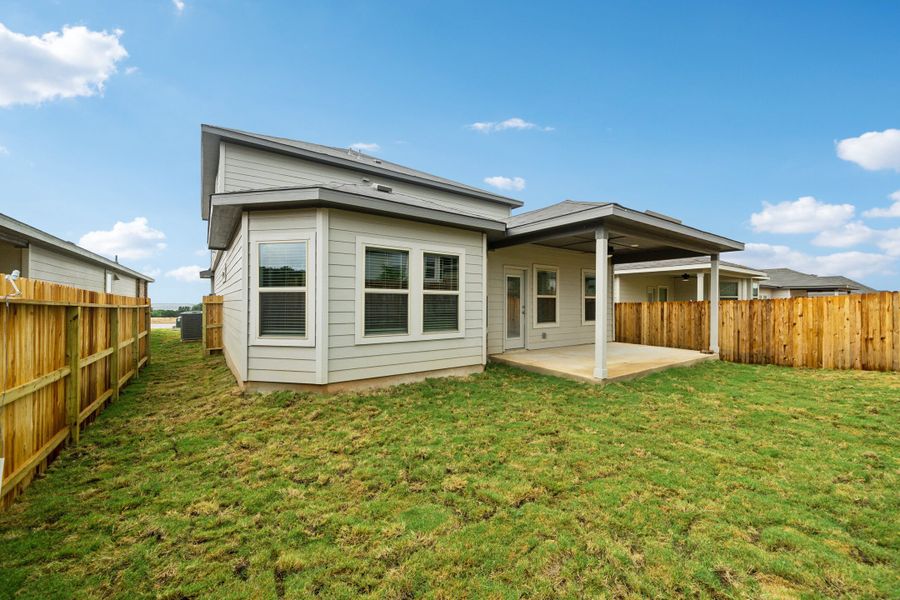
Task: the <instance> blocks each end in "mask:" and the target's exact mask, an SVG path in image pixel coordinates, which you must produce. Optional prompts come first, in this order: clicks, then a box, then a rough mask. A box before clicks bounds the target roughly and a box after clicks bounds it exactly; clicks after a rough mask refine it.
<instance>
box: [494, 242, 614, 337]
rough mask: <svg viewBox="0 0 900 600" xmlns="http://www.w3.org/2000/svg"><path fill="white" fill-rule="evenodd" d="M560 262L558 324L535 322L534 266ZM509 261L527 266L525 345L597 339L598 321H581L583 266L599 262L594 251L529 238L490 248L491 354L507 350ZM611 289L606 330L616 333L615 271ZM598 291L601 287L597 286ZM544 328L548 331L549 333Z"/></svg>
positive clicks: (556, 265)
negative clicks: (538, 242) (506, 273)
mask: <svg viewBox="0 0 900 600" xmlns="http://www.w3.org/2000/svg"><path fill="white" fill-rule="evenodd" d="M535 265H541V266H545V267H557V268H558V269H559V284H558V288H559V289H558V296H557V302H558V303H559V325H558V326H551V327H535V326H534V325H535V324H534V295H533V294H534V287H533V286H534V266H535ZM506 267H524V268H525V269H526V272H525V281H524V282H523V292H524V293H523V301H524V302H525V309H526V315H525V318H524V324H525V347H526V348H529V349H538V348H555V347H559V346H573V345H577V344H592V343H593V342H594V324H593V323H585V324H582V295H581V290H582V287H581V285H582V284H581V277H582V270H583V269H584V270H591V271H593V270H594V269H595V267H596V264H595V262H594V254H589V253H586V252H575V251H571V250H563V249H559V248H550V247H546V246H539V245H536V244H525V245H521V246H512V247H509V248H501V249H499V250H491V251H489V252H488V339H487V343H488V354H499V353H501V352H503V338H504V334H505V332H504V314H505V313H504V303H505V302H506V285H505V282H506V278H505V276H504V270H505V268H506ZM609 279H610V285H608V287H607V290H606V294H607V297H608V298H609V302H608V305H609V309H608V311H607V316H608V317H609V323H608V332H607V336H608V338H609V339H612V337H613V335H612V332H613V329H612V327H613V323H612V277H610V278H609ZM598 293H599V290H598ZM543 334H546V338H545V337H544V335H543Z"/></svg>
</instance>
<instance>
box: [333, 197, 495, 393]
mask: <svg viewBox="0 0 900 600" xmlns="http://www.w3.org/2000/svg"><path fill="white" fill-rule="evenodd" d="M328 236H329V243H328V261H329V264H328V280H329V292H328V295H329V299H328V300H329V301H328V318H329V337H328V344H329V348H328V354H329V356H328V367H329V373H328V381H329V382H341V381H351V380H355V379H365V378H369V377H384V376H391V375H400V374H405V373H417V372H422V371H432V370H436V369H448V368H453V367H464V366H471V365H479V364H481V363H482V352H481V351H482V331H483V322H482V309H483V305H484V300H483V293H484V290H483V286H482V270H483V258H482V254H483V248H482V236H481V233H478V232H473V231H465V230H461V229H454V228H450V227H440V226H435V225H426V224H422V223H415V222H412V221H405V220H402V219H391V218H387V217H376V216H371V215H364V214H357V213H351V212H346V211H340V210H332V211H330V215H329V233H328ZM359 237H362V238H372V237H377V238H383V239H385V240H395V241H396V242H398V243H401V244H402V243H409V244H422V245H442V246H448V247H457V248H461V249H463V250H465V265H464V267H462V266H461V269H460V271H461V273H460V276H461V277H464V279H465V297H464V299H463V300H462V301H461V303H460V307H461V310H463V311H464V313H463V314H464V319H465V336H464V337H459V338H451V339H431V340H427V339H426V340H411V341H403V342H392V343H383V344H368V343H367V344H359V345H357V344H356V314H357V311H356V286H357V285H358V282H357V281H356V258H357V256H356V253H357V238H359ZM414 302H421V298H416V296H415V295H413V294H411V295H410V306H412V305H413V303H414Z"/></svg>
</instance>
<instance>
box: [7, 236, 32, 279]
mask: <svg viewBox="0 0 900 600" xmlns="http://www.w3.org/2000/svg"><path fill="white" fill-rule="evenodd" d="M24 252H25V249H24V248H17V247H16V246H13V245H12V244H8V243H6V242H0V273H12V272H13V271H15V270H18V271H19V272H20V274H21V275H22V277H27V275H26V274H25V268H24V266H23V263H24V261H23V260H22V258H23V256H24Z"/></svg>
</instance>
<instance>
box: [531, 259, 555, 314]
mask: <svg viewBox="0 0 900 600" xmlns="http://www.w3.org/2000/svg"><path fill="white" fill-rule="evenodd" d="M558 280H559V273H558V271H557V270H556V269H550V268H536V269H535V292H536V294H535V306H536V307H537V310H536V311H535V320H536V321H537V323H538V325H553V324H555V323H556V309H557V295H558V289H557V285H558Z"/></svg>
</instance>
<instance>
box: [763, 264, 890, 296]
mask: <svg viewBox="0 0 900 600" xmlns="http://www.w3.org/2000/svg"><path fill="white" fill-rule="evenodd" d="M763 271H765V273H766V275H768V279H766V280H764V281H761V282H760V284H759V297H760V298H764V299H770V298H771V299H775V298H805V297H808V296H809V297H812V296H840V295H842V294H871V293H874V292H877V291H878V290H876V289H873V288H870V287H869V286H867V285H864V284H862V283H859V282H858V281H853V280H852V279H848V278H847V277H843V276H840V275H831V276H827V277H820V276H819V275H811V274H809V273H801V272H799V271H794V270H793V269H783V268H781V269H763Z"/></svg>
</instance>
